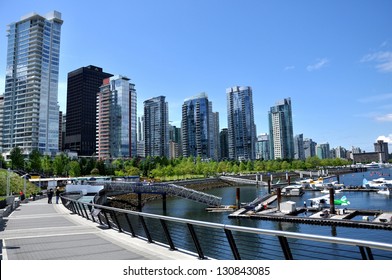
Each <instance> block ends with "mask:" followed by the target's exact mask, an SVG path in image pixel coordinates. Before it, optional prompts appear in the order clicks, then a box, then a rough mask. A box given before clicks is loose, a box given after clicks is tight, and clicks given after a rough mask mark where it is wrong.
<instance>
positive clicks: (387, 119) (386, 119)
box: [375, 114, 392, 122]
mask: <svg viewBox="0 0 392 280" xmlns="http://www.w3.org/2000/svg"><path fill="white" fill-rule="evenodd" d="M375 120H376V121H379V122H392V114H386V115H382V116H377V117H375Z"/></svg>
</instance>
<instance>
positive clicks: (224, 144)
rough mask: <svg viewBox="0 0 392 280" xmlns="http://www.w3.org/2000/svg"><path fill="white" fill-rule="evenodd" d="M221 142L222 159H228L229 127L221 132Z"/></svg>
mask: <svg viewBox="0 0 392 280" xmlns="http://www.w3.org/2000/svg"><path fill="white" fill-rule="evenodd" d="M219 142H220V159H221V160H227V159H228V158H229V132H228V129H227V128H223V129H222V130H221V132H220V134H219Z"/></svg>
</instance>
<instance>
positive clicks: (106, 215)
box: [102, 209, 112, 228]
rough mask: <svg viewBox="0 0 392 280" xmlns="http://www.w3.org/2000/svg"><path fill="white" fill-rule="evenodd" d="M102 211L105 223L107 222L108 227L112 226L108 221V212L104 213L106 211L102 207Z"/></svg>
mask: <svg viewBox="0 0 392 280" xmlns="http://www.w3.org/2000/svg"><path fill="white" fill-rule="evenodd" d="M102 212H103V215H104V216H105V219H106V222H107V224H108V227H109V228H112V226H111V225H110V221H109V218H108V214H106V211H105V210H104V209H102Z"/></svg>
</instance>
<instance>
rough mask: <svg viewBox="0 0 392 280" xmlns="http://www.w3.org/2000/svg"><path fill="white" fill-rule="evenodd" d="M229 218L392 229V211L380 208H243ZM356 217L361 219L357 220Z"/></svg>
mask: <svg viewBox="0 0 392 280" xmlns="http://www.w3.org/2000/svg"><path fill="white" fill-rule="evenodd" d="M229 218H237V219H241V218H247V219H260V220H270V221H281V222H292V223H304V224H314V225H335V226H346V227H357V228H371V229H384V230H392V212H385V211H379V210H355V209H347V210H345V211H344V213H341V214H330V213H329V211H328V209H324V210H320V211H317V210H316V209H308V208H303V207H301V208H296V211H295V212H293V213H290V214H285V213H282V212H281V211H279V210H278V208H269V209H265V210H262V211H258V212H255V211H254V210H247V209H245V208H241V209H239V210H237V211H235V212H234V213H232V214H230V215H229ZM356 218H360V219H359V220H356Z"/></svg>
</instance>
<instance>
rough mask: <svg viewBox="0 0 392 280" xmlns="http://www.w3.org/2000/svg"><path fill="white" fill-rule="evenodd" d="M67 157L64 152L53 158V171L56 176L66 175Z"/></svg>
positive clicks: (67, 168)
mask: <svg viewBox="0 0 392 280" xmlns="http://www.w3.org/2000/svg"><path fill="white" fill-rule="evenodd" d="M68 162H69V158H68V157H67V156H66V155H65V154H64V153H62V154H59V155H57V156H56V157H55V158H54V160H53V173H54V174H55V175H57V176H64V175H67V173H68V171H69V166H68Z"/></svg>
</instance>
